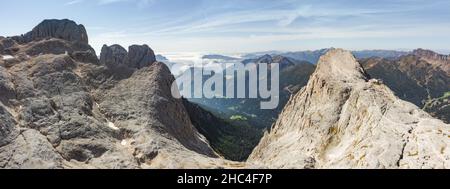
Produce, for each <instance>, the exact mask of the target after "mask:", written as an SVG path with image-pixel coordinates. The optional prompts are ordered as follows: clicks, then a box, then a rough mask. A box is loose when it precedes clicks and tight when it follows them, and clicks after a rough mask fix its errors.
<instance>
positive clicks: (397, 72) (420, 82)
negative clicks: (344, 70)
mask: <svg viewBox="0 0 450 189" xmlns="http://www.w3.org/2000/svg"><path fill="white" fill-rule="evenodd" d="M446 60H447V59H446V56H445V55H439V54H437V53H434V52H432V51H428V50H422V49H418V50H415V51H414V53H413V54H411V55H407V56H402V57H399V58H397V59H383V58H369V59H362V60H361V64H362V65H363V66H364V68H365V69H366V70H367V72H368V73H369V75H371V76H372V77H374V78H378V79H382V80H383V82H384V83H385V84H386V85H387V86H389V88H391V89H392V90H393V91H394V92H395V94H396V95H397V96H399V97H400V98H401V99H403V100H406V101H409V102H412V103H414V104H416V105H417V106H419V107H421V108H422V107H423V108H425V106H427V107H426V108H425V110H427V112H429V113H431V114H432V115H436V117H438V118H441V119H442V120H445V121H448V120H449V119H450V117H449V116H450V115H449V114H446V113H445V111H442V109H445V107H446V106H447V105H446V103H445V102H440V103H439V101H442V100H443V99H445V98H443V97H444V96H445V94H446V93H448V92H449V91H450V74H449V73H447V72H446V71H445V70H446V69H448V68H447V67H448V65H450V64H449V63H445V61H446ZM433 101H434V102H433ZM430 105H432V106H433V107H430ZM440 106H441V107H440Z"/></svg>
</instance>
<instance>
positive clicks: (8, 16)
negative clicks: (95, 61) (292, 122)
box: [0, 0, 450, 53]
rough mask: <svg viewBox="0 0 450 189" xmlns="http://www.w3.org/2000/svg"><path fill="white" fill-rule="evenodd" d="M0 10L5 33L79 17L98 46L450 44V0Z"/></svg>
mask: <svg viewBox="0 0 450 189" xmlns="http://www.w3.org/2000/svg"><path fill="white" fill-rule="evenodd" d="M0 16H1V18H3V19H2V24H1V28H0V35H2V36H11V35H16V34H22V33H25V32H27V31H29V30H31V28H32V27H33V26H35V25H36V24H38V23H39V22H40V21H42V20H43V19H46V18H69V19H72V20H75V21H76V22H78V23H81V24H84V25H85V26H86V28H87V30H88V33H89V37H90V43H91V45H92V46H93V47H94V48H95V49H97V50H98V49H100V47H101V46H102V45H103V44H115V43H118V44H121V45H123V46H128V45H130V44H144V43H145V44H149V45H150V46H151V47H152V48H153V49H154V50H155V51H156V52H158V53H165V52H210V53H240V52H253V51H266V50H282V51H296V50H306V49H311V50H314V49H320V48H327V47H340V48H346V49H351V50H361V49H405V50H406V49H414V48H419V47H421V48H428V49H433V50H437V51H441V52H447V53H448V50H449V49H450V46H449V44H450V0H434V1H429V0H321V1H317V0H276V1H275V0H40V1H36V0H15V1H3V2H2V8H1V11H0Z"/></svg>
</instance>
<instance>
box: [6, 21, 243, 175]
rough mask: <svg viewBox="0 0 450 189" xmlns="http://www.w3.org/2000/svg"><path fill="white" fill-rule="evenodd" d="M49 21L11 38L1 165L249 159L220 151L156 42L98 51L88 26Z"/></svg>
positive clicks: (193, 164)
mask: <svg viewBox="0 0 450 189" xmlns="http://www.w3.org/2000/svg"><path fill="white" fill-rule="evenodd" d="M43 23H45V24H41V25H40V26H38V27H37V28H39V29H37V31H42V32H37V33H38V35H35V34H34V33H36V32H31V33H32V34H31V35H30V36H38V37H36V38H35V37H26V36H28V34H27V35H25V39H26V40H23V41H16V40H12V41H11V39H14V38H4V39H2V44H5V43H4V40H9V41H8V43H11V42H12V44H9V45H8V49H13V50H8V51H7V53H8V56H10V57H12V58H8V60H6V61H5V60H3V59H2V60H1V61H0V89H1V93H0V100H1V101H0V119H1V120H0V129H1V130H0V167H1V168H108V169H111V168H222V167H232V166H242V165H241V164H240V163H233V162H228V161H225V160H223V159H220V158H218V156H217V154H216V153H215V152H214V150H213V149H212V148H211V147H210V145H209V143H208V141H207V140H206V139H205V137H204V136H202V135H201V134H200V133H199V132H198V131H197V130H196V129H195V127H194V126H193V124H192V122H191V120H190V118H189V115H188V112H187V111H186V109H185V107H184V104H183V102H182V100H180V99H174V98H173V97H172V95H171V86H172V82H173V81H174V80H175V78H174V77H173V76H172V75H171V73H170V71H169V69H168V68H167V66H165V65H164V64H163V63H159V62H155V61H154V60H155V56H154V53H153V51H152V50H151V49H150V48H149V47H148V46H146V45H143V46H132V47H130V48H129V51H128V52H127V51H120V50H119V51H114V50H113V51H109V50H108V47H105V49H104V51H103V52H102V53H101V59H100V60H98V59H97V57H96V56H94V57H92V56H91V55H92V54H94V55H95V52H93V50H92V48H91V47H90V46H89V45H88V44H87V43H86V42H87V37H84V36H87V34H86V33H83V32H81V33H80V31H82V30H79V29H76V28H75V31H70V28H72V27H69V28H67V27H68V26H70V25H73V26H78V25H76V24H73V22H72V21H68V20H51V21H44V22H43ZM46 27H48V28H46ZM72 29H73V28H72ZM44 31H49V32H44ZM52 31H64V32H63V34H64V33H70V35H59V34H58V35H56V34H57V33H54V32H52ZM29 39H30V40H31V41H30V40H29ZM36 45H38V46H36ZM29 49H34V50H32V51H30V50H29ZM74 49H75V50H74ZM117 49H123V48H122V47H120V46H117ZM122 56H123V57H126V58H124V59H120V58H118V57H122Z"/></svg>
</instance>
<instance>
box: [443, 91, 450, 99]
mask: <svg viewBox="0 0 450 189" xmlns="http://www.w3.org/2000/svg"><path fill="white" fill-rule="evenodd" d="M448 97H450V91H448V92H446V93H444V96H442V97H441V98H448Z"/></svg>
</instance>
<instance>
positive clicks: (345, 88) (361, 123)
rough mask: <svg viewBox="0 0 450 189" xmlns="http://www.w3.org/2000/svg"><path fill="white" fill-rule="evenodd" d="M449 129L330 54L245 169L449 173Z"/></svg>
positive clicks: (345, 55) (346, 59)
mask: <svg viewBox="0 0 450 189" xmlns="http://www.w3.org/2000/svg"><path fill="white" fill-rule="evenodd" d="M449 146H450V125H446V124H444V123H443V122H442V121H440V120H437V119H434V118H432V117H431V116H429V115H428V114H427V113H425V112H424V111H422V110H420V109H419V108H418V107H416V106H415V105H413V104H411V103H408V102H405V101H402V100H400V99H398V98H397V97H396V96H395V95H394V94H393V92H392V91H391V90H390V89H389V88H388V87H386V86H385V85H384V84H382V82H381V81H378V80H374V79H372V80H371V79H370V78H369V77H368V76H367V74H366V73H365V71H364V69H363V68H362V67H361V65H360V64H359V63H358V62H357V61H356V60H355V58H354V56H353V55H352V54H351V53H350V52H348V51H344V50H340V49H334V50H330V51H329V52H328V53H327V54H326V55H324V56H322V57H321V58H320V61H319V64H318V67H317V70H316V72H315V73H314V74H313V75H312V77H311V79H310V81H309V83H308V85H307V86H306V87H304V88H303V89H302V90H301V91H300V92H299V93H298V94H296V95H295V96H293V97H292V98H291V100H290V102H289V103H288V105H287V106H286V107H285V109H284V111H283V113H282V114H281V115H280V117H279V119H278V121H277V122H276V124H274V126H273V128H272V129H271V130H270V131H269V132H268V133H266V134H265V136H264V138H263V139H262V141H261V143H260V144H259V146H258V147H257V148H256V149H255V150H254V152H253V154H252V155H251V157H250V159H249V162H252V163H256V164H259V165H264V166H267V167H269V168H450V148H449Z"/></svg>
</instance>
